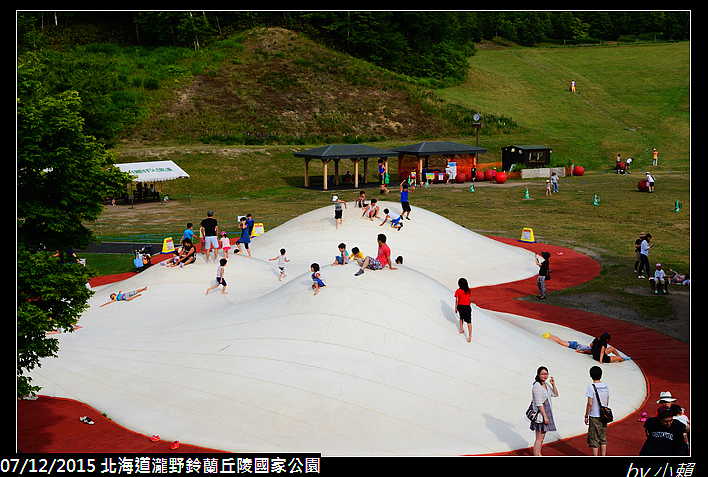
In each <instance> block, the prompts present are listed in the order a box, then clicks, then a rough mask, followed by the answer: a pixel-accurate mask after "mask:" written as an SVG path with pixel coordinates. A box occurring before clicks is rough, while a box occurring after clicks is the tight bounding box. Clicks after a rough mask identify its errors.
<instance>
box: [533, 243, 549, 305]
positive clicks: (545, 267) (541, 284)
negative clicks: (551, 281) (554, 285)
mask: <svg viewBox="0 0 708 477" xmlns="http://www.w3.org/2000/svg"><path fill="white" fill-rule="evenodd" d="M541 257H542V258H543V261H539V260H538V254H536V265H538V267H539V268H538V278H537V279H536V286H537V287H538V298H539V299H541V300H543V299H544V298H546V278H547V277H548V274H549V273H550V269H549V266H550V265H549V262H548V259H550V258H551V254H550V253H549V252H541Z"/></svg>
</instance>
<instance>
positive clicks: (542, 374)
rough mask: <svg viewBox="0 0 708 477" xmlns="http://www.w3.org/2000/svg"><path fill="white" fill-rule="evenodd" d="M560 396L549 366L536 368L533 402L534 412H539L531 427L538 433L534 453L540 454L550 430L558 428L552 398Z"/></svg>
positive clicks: (532, 393)
mask: <svg viewBox="0 0 708 477" xmlns="http://www.w3.org/2000/svg"><path fill="white" fill-rule="evenodd" d="M553 397H558V388H557V387H556V382H555V379H554V378H553V376H550V377H549V373H548V368H546V367H545V366H540V367H539V368H538V369H537V370H536V377H535V378H534V382H533V386H532V388H531V403H532V408H533V411H534V412H538V413H539V414H538V417H537V418H536V420H535V421H532V422H531V426H530V429H531V430H532V431H534V432H535V433H536V439H535V440H534V443H533V455H535V456H540V455H542V454H541V447H542V446H543V440H544V439H545V438H546V433H547V432H548V431H555V430H556V423H555V421H554V420H553V409H552V407H551V398H553Z"/></svg>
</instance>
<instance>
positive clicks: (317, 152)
mask: <svg viewBox="0 0 708 477" xmlns="http://www.w3.org/2000/svg"><path fill="white" fill-rule="evenodd" d="M397 155H398V153H396V152H394V151H390V150H388V149H380V148H378V147H373V146H367V145H365V144H334V145H328V146H322V147H317V148H315V149H309V150H307V151H300V152H296V153H293V156H295V157H301V158H304V159H305V187H309V186H310V169H309V164H310V161H311V160H312V159H319V160H321V161H322V166H323V172H322V179H323V187H324V189H325V190H327V170H328V167H327V165H328V164H329V162H330V161H334V185H339V161H340V160H342V159H349V160H351V161H352V162H353V163H354V187H355V188H357V187H359V163H360V162H361V161H364V183H366V182H367V172H368V161H369V159H370V158H372V157H376V158H381V159H383V160H384V161H385V162H386V166H387V167H388V158H389V157H396V156H397Z"/></svg>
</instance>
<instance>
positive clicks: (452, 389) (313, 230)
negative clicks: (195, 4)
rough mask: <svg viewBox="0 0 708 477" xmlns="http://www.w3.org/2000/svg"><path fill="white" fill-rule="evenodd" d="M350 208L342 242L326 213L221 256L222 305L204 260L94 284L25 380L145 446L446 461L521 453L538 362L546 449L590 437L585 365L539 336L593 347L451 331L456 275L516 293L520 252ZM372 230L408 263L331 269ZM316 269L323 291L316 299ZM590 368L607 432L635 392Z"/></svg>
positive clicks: (478, 315) (538, 330)
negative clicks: (545, 396) (115, 298)
mask: <svg viewBox="0 0 708 477" xmlns="http://www.w3.org/2000/svg"><path fill="white" fill-rule="evenodd" d="M348 206H349V207H348V209H346V210H345V211H344V220H343V223H342V225H341V226H340V227H339V228H338V229H336V228H335V223H334V218H333V215H334V208H333V207H332V206H328V207H324V208H321V209H317V210H314V211H312V212H309V213H306V214H304V215H302V216H300V217H297V218H295V219H293V220H291V221H289V222H287V223H285V224H283V225H281V226H279V227H277V228H275V229H273V230H270V231H266V233H265V234H264V235H261V236H259V237H256V238H254V239H253V241H252V243H251V251H252V254H253V258H252V259H249V258H248V257H247V256H245V254H243V255H235V254H234V253H233V251H234V250H235V248H234V249H232V253H231V255H230V258H229V261H228V265H227V267H226V272H225V278H226V280H227V282H228V288H227V291H228V294H227V295H222V294H221V289H217V290H214V291H212V292H211V293H210V294H209V295H206V294H205V291H206V289H207V288H208V287H209V286H211V285H213V284H214V278H215V272H216V264H214V263H205V260H204V258H203V256H200V257H199V259H198V262H197V263H195V264H192V265H188V266H186V267H184V268H167V267H164V266H160V265H155V266H153V267H151V268H149V269H147V270H146V271H144V272H142V273H140V274H136V275H135V276H134V277H131V278H130V279H128V280H125V281H122V282H119V283H115V284H111V285H105V286H102V287H98V288H96V289H95V291H96V294H95V296H94V297H93V298H92V299H91V302H90V305H91V306H90V309H89V310H88V311H87V312H86V313H85V314H84V315H83V316H82V317H81V319H80V322H79V325H80V326H81V328H80V329H78V330H76V331H74V332H73V333H67V334H61V335H57V336H59V340H60V344H59V356H58V358H52V359H45V360H43V361H42V363H41V364H42V366H41V367H39V368H36V369H35V370H33V371H32V373H31V376H32V378H33V384H36V385H39V386H42V388H43V389H42V391H41V393H42V394H46V395H50V396H59V397H66V398H71V399H76V400H79V401H82V402H85V403H87V404H88V405H90V406H92V407H94V408H95V409H97V410H98V411H99V412H102V413H105V414H106V415H107V416H108V417H109V418H110V419H112V420H113V421H115V422H116V423H118V424H120V425H122V426H124V427H127V428H129V429H132V430H134V431H136V432H139V433H143V434H145V435H147V436H150V435H153V434H157V435H159V436H161V438H162V439H163V440H179V441H181V442H183V443H189V444H193V445H198V446H203V447H209V448H214V449H220V450H225V451H232V452H269V453H278V452H319V453H322V455H326V456H361V455H367V456H404V455H408V456H411V455H428V456H430V455H436V456H441V455H443V456H455V455H469V454H491V453H497V452H505V451H509V450H514V449H520V448H526V447H530V446H531V445H533V438H534V433H533V432H532V431H531V430H529V423H528V420H527V419H526V417H525V416H524V412H525V410H526V408H527V407H528V405H529V402H530V399H531V384H532V382H533V377H534V375H535V373H536V369H537V367H538V366H540V365H545V366H547V367H548V368H549V370H550V374H551V375H552V376H553V377H554V378H555V380H556V383H557V385H558V388H559V391H560V396H559V397H558V398H556V399H554V400H553V412H554V416H555V420H556V425H557V428H558V431H557V432H550V433H549V434H548V435H547V437H546V442H550V441H553V440H555V439H563V438H567V437H571V436H574V435H579V434H583V433H585V432H587V428H586V426H585V425H584V424H583V420H582V415H583V414H582V413H583V412H584V406H585V401H586V398H585V389H586V387H587V386H588V384H589V383H590V378H589V376H588V369H589V368H590V367H591V366H592V365H594V364H596V363H595V362H594V361H592V358H590V357H589V356H583V355H579V354H577V353H575V352H573V351H572V350H569V349H568V348H563V347H561V346H559V345H557V344H556V343H554V342H551V341H550V340H546V339H543V338H542V337H541V334H542V333H543V332H546V331H550V332H552V333H553V334H556V335H559V336H561V337H564V338H566V339H572V340H578V341H581V342H586V343H589V342H590V341H591V340H592V337H590V336H587V335H584V334H582V333H579V332H576V331H573V330H570V329H567V328H563V327H560V326H557V325H552V324H548V323H541V322H537V321H535V320H531V319H528V318H524V317H520V316H513V315H506V314H501V313H493V312H489V311H485V310H483V309H480V308H477V307H473V308H474V309H473V333H472V341H471V343H468V342H467V335H466V333H467V332H466V331H465V334H463V335H461V334H460V333H459V319H458V317H457V316H455V314H454V313H453V309H454V299H453V293H454V291H455V289H456V288H457V280H458V278H460V277H465V278H467V280H468V281H469V283H470V286H471V287H477V286H482V285H492V284H498V283H505V282H510V281H515V280H521V279H525V278H528V277H530V276H533V275H535V274H536V273H537V270H538V267H537V266H536V264H535V260H534V255H533V253H531V252H529V251H526V250H524V249H522V248H519V247H513V246H509V245H505V244H502V243H500V242H497V241H495V240H492V239H489V238H486V237H483V236H481V235H479V234H476V233H474V232H471V231H469V230H467V229H465V228H463V227H461V226H459V225H456V224H455V223H453V222H451V221H449V220H447V219H445V218H443V217H441V216H439V215H436V214H433V213H431V212H428V211H426V210H422V209H420V208H414V210H413V212H412V213H411V220H410V221H408V220H405V221H404V227H403V229H402V230H400V231H397V230H395V229H392V228H391V227H390V226H389V224H386V225H384V226H379V224H380V223H381V220H380V219H376V220H374V221H373V222H372V221H370V220H368V219H366V218H361V209H358V208H356V209H355V208H354V207H353V205H352V204H351V203H350V204H348ZM384 207H389V208H391V209H392V210H394V211H396V212H400V206H399V204H397V203H394V202H383V203H381V209H383V208H384ZM379 233H384V234H385V235H386V236H387V239H388V240H387V243H388V244H389V246H390V247H391V250H392V256H393V257H396V256H399V255H401V256H403V257H404V264H403V265H396V267H397V270H389V269H388V268H386V269H384V270H379V271H371V270H367V271H366V272H365V273H364V274H363V275H361V276H354V273H355V272H356V271H357V270H358V266H356V265H355V264H352V263H350V264H348V265H345V266H332V262H333V261H334V256H335V255H336V254H337V245H338V244H339V243H340V242H344V243H345V244H346V245H347V248H348V250H351V249H352V247H359V249H361V250H362V252H363V253H364V254H365V255H371V256H376V251H377V250H376V249H377V245H376V237H377V235H378V234H379ZM281 248H285V249H286V250H287V253H286V256H287V257H288V259H289V260H290V262H289V263H287V267H286V274H287V277H285V278H284V279H283V281H282V282H280V281H279V280H278V274H279V272H278V268H277V266H276V262H275V261H269V259H271V258H275V257H277V255H278V253H279V250H280V249H281ZM167 257H168V256H167V255H165V258H166V259H167ZM220 258H221V253H220ZM313 262H317V263H319V264H320V266H321V273H322V275H323V278H324V281H325V283H326V287H324V288H322V289H321V291H320V292H319V294H318V295H317V296H314V295H313V290H312V289H311V288H310V286H311V284H312V280H311V278H310V275H311V272H310V264H311V263H313ZM145 286H147V287H148V289H147V290H146V291H144V292H142V296H140V297H137V298H136V299H134V300H132V301H130V302H116V303H112V304H110V305H108V306H105V307H100V305H101V304H103V303H105V302H107V301H108V300H109V298H108V296H109V294H110V293H112V292H116V291H119V290H120V291H128V290H134V289H139V288H142V287H145ZM473 299H474V298H473ZM465 330H466V327H465ZM620 351H621V350H620ZM603 366H611V367H612V371H613V372H612V373H606V376H605V377H604V378H603V380H604V381H605V382H607V383H608V384H609V386H610V388H611V390H612V402H611V407H612V409H613V412H614V413H615V416H616V419H618V420H619V419H621V418H622V417H623V416H626V415H628V414H630V413H631V412H633V411H634V410H636V409H637V408H639V407H640V406H641V404H642V402H643V400H644V397H645V395H646V383H645V381H644V377H643V374H642V372H641V370H640V369H639V367H638V366H637V365H636V364H634V363H633V362H632V361H625V362H623V363H613V364H611V365H603Z"/></svg>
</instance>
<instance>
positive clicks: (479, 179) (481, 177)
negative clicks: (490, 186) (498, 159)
mask: <svg viewBox="0 0 708 477" xmlns="http://www.w3.org/2000/svg"><path fill="white" fill-rule="evenodd" d="M475 176H477V180H478V181H483V180H484V172H482V171H477V172H476V173H475Z"/></svg>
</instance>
